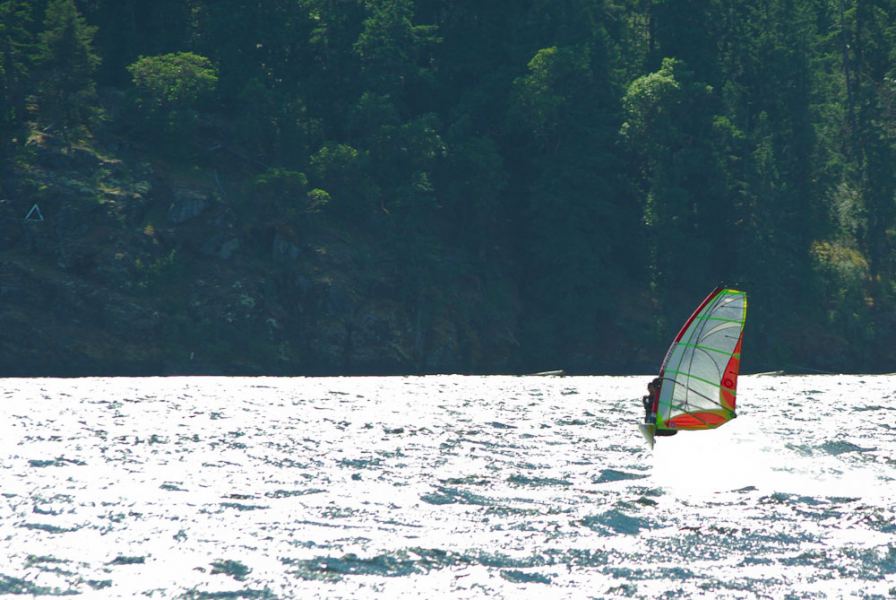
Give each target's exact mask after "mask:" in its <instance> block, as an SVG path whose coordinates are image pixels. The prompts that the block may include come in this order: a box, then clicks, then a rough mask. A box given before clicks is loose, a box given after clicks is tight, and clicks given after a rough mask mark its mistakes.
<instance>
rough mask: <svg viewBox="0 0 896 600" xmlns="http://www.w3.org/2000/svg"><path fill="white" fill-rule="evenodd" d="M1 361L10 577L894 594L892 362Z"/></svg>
mask: <svg viewBox="0 0 896 600" xmlns="http://www.w3.org/2000/svg"><path fill="white" fill-rule="evenodd" d="M649 379H650V377H646V376H645V377H576V378H552V377H454V376H450V377H448V376H444V377H409V378H319V379H312V378H294V379H293V378H289V379H285V378H283V379H281V378H145V379H89V378H88V379H66V380H62V379H4V380H0V399H2V402H0V482H2V490H0V492H2V496H0V540H2V544H0V593H2V594H4V595H13V594H20V595H27V596H56V595H70V594H79V595H82V596H83V597H89V598H141V597H146V598H328V599H330V598H362V597H370V596H374V595H377V596H379V597H384V598H434V597H451V598H485V597H487V598H514V599H518V598H538V599H539V600H542V599H544V598H548V597H550V598H592V597H593V598H615V597H631V598H666V597H668V598H679V597H712V598H754V597H767V598H843V597H862V598H893V597H896V508H894V507H896V377H893V376H812V377H762V376H751V377H743V378H741V381H740V385H739V394H738V398H739V400H738V402H739V407H738V412H739V414H740V417H739V418H738V419H736V420H734V421H733V422H731V423H729V424H726V425H725V426H723V427H721V428H719V429H718V430H715V431H709V432H684V433H681V434H679V435H678V436H675V437H673V438H661V439H659V440H658V442H657V445H656V448H655V449H654V450H652V451H651V450H650V449H649V448H648V447H647V446H646V444H645V442H644V441H643V439H642V438H641V436H640V434H639V432H638V430H637V426H636V423H637V421H638V420H639V419H640V418H641V414H642V412H641V403H640V400H639V398H640V396H641V395H642V393H643V390H644V389H645V386H646V383H647V381H648V380H649Z"/></svg>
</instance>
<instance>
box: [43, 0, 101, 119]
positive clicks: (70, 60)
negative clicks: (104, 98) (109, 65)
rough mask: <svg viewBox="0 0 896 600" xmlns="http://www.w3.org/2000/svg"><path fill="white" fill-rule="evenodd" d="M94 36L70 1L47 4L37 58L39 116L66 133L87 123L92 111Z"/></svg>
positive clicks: (96, 62)
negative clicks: (38, 71) (38, 69)
mask: <svg viewBox="0 0 896 600" xmlns="http://www.w3.org/2000/svg"><path fill="white" fill-rule="evenodd" d="M95 33H96V27H95V26H92V25H88V24H87V22H86V21H85V20H84V18H83V17H82V16H81V15H80V14H79V13H78V10H77V8H76V7H75V2H74V0H50V1H49V3H48V4H47V10H46V14H45V16H44V29H43V32H42V33H41V34H40V42H39V45H38V55H37V61H38V66H39V68H40V73H39V79H40V83H39V86H38V94H39V102H40V114H41V117H42V119H43V120H44V122H46V123H48V124H53V125H56V126H57V127H59V128H60V129H62V130H63V131H66V132H67V131H70V130H72V129H74V128H78V127H80V126H83V125H85V124H87V122H88V120H89V119H90V117H91V116H93V114H94V111H95V109H96V84H95V81H94V77H93V76H94V72H95V71H96V68H97V66H98V65H99V63H100V57H99V56H98V55H97V54H96V53H95V52H94V50H93V46H92V41H93V36H94V34H95Z"/></svg>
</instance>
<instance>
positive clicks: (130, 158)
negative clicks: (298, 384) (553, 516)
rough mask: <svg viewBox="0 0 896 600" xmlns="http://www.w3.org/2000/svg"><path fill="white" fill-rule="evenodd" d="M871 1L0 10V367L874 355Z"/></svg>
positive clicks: (346, 0)
mask: <svg viewBox="0 0 896 600" xmlns="http://www.w3.org/2000/svg"><path fill="white" fill-rule="evenodd" d="M894 17H896V0H729V1H721V0H699V1H697V0H676V1H674V2H673V1H671V0H513V1H510V0H488V1H483V0H264V1H255V2H250V1H247V0H155V1H152V2H149V1H142V0H77V1H76V0H0V61H2V62H0V173H2V178H0V374H7V375H10V374H60V375H61V374H91V373H93V374H125V373H157V374H167V373H270V374H320V373H330V374H333V373H346V374H349V373H352V374H354V373H370V374H380V373H382V374H385V373H422V372H475V373H491V372H527V371H537V370H546V369H556V368H563V369H567V370H568V371H571V372H579V373H649V372H652V371H654V370H655V369H656V368H657V366H658V363H659V361H660V360H661V359H662V355H663V352H664V351H665V347H666V345H667V344H668V342H669V340H670V337H671V336H672V335H674V333H675V331H676V330H677V327H678V325H679V324H680V323H681V322H682V321H683V320H684V319H685V318H686V317H687V316H688V314H689V313H690V311H691V310H692V308H693V307H694V306H695V305H696V304H697V303H698V302H699V301H700V299H702V297H703V296H704V295H705V294H706V293H707V292H709V291H710V290H711V289H712V288H713V287H715V286H716V285H717V284H719V283H723V284H727V285H729V286H735V287H739V288H741V289H744V290H746V291H747V292H748V293H749V298H750V310H749V316H748V321H747V331H746V334H745V341H744V356H743V364H744V369H745V370H746V371H758V370H770V369H785V370H789V371H815V370H817V371H823V372H824V371H859V372H868V371H893V370H896V368H894V366H893V365H894V359H896V350H894V346H896V345H894V339H896V335H894V334H896V288H894V283H893V273H894V268H896V261H894V243H896V200H894V192H896V178H894V168H893V167H894V148H896V62H894V59H896V27H894ZM35 204H37V205H38V207H39V209H40V211H41V215H40V216H42V217H43V220H40V219H38V218H37V215H36V213H32V214H31V216H30V218H29V219H25V217H26V215H28V214H29V211H30V210H31V208H32V207H33V206H34V205H35Z"/></svg>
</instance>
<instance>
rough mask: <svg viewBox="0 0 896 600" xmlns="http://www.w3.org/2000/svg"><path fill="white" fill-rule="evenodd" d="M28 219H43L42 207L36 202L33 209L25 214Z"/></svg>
mask: <svg viewBox="0 0 896 600" xmlns="http://www.w3.org/2000/svg"><path fill="white" fill-rule="evenodd" d="M25 220H26V221H43V220H44V215H43V213H41V212H40V207H38V206H37V204H35V205H34V206H32V207H31V210H29V211H28V214H27V215H25Z"/></svg>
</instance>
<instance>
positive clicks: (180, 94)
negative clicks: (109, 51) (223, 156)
mask: <svg viewBox="0 0 896 600" xmlns="http://www.w3.org/2000/svg"><path fill="white" fill-rule="evenodd" d="M128 71H129V72H130V74H131V78H132V81H133V84H134V104H135V106H136V109H137V112H138V114H139V115H140V116H141V117H142V119H143V125H144V131H145V132H146V133H149V134H152V135H161V136H163V139H167V140H168V141H169V142H172V143H174V144H176V143H181V142H185V141H188V140H190V139H191V136H192V134H193V132H194V131H195V127H196V118H197V112H196V111H197V109H198V108H200V107H201V105H202V103H203V102H205V101H207V100H208V99H209V98H210V97H211V95H212V94H213V93H214V91H215V86H216V84H217V82H218V74H217V70H216V69H215V67H214V65H212V63H211V61H210V60H209V59H207V58H206V57H204V56H200V55H198V54H194V53H192V52H177V53H174V54H163V55H161V56H144V57H142V58H140V59H139V60H137V61H136V62H134V63H133V64H131V65H130V66H128Z"/></svg>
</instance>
